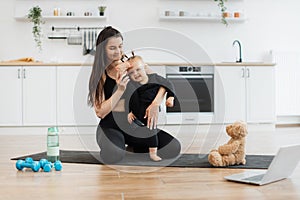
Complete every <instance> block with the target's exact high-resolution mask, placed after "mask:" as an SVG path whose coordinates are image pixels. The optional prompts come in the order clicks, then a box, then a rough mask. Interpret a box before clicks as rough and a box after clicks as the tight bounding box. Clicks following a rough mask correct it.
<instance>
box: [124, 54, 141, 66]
mask: <svg viewBox="0 0 300 200" xmlns="http://www.w3.org/2000/svg"><path fill="white" fill-rule="evenodd" d="M131 54H132V56H130V57H127V56H126V55H123V58H124V57H125V58H127V61H129V62H132V61H138V60H139V61H142V62H144V61H143V58H142V57H141V56H138V55H135V54H134V52H133V51H131ZM123 58H122V59H123ZM130 68H132V66H131V65H130V67H129V68H128V69H130Z"/></svg>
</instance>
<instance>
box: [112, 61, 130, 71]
mask: <svg viewBox="0 0 300 200" xmlns="http://www.w3.org/2000/svg"><path fill="white" fill-rule="evenodd" d="M129 67H130V64H129V62H127V61H126V62H121V61H118V62H117V65H116V66H115V69H116V70H117V71H118V72H119V73H121V74H123V73H125V72H126V71H127V69H128V68H129Z"/></svg>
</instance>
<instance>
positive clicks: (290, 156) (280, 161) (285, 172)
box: [224, 145, 300, 185]
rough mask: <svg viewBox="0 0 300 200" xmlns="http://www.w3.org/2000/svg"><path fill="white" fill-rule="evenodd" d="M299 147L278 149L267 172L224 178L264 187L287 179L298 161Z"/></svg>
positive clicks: (261, 171)
mask: <svg viewBox="0 0 300 200" xmlns="http://www.w3.org/2000/svg"><path fill="white" fill-rule="evenodd" d="M299 154H300V145H293V146H285V147H280V149H279V150H278V152H277V154H276V156H275V157H274V158H273V160H272V162H271V164H270V166H269V168H268V170H253V171H252V170H251V171H247V172H243V173H239V174H233V175H230V176H225V177H224V178H225V179H226V180H229V181H237V182H242V183H250V184H255V185H265V184H268V183H272V182H275V181H279V180H282V179H285V178H288V177H289V176H290V175H291V174H292V173H293V171H294V170H295V168H296V167H297V165H298V162H299V160H300V156H299Z"/></svg>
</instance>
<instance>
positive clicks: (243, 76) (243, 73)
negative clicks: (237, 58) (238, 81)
mask: <svg viewBox="0 0 300 200" xmlns="http://www.w3.org/2000/svg"><path fill="white" fill-rule="evenodd" d="M242 78H245V69H244V68H242Z"/></svg>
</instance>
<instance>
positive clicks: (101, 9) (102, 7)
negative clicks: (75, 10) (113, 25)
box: [98, 6, 106, 16]
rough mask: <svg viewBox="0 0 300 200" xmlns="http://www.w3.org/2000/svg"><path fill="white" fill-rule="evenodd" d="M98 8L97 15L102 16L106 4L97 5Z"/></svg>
mask: <svg viewBox="0 0 300 200" xmlns="http://www.w3.org/2000/svg"><path fill="white" fill-rule="evenodd" d="M98 9H99V15H100V16H104V12H105V9H106V6H99V7H98Z"/></svg>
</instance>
